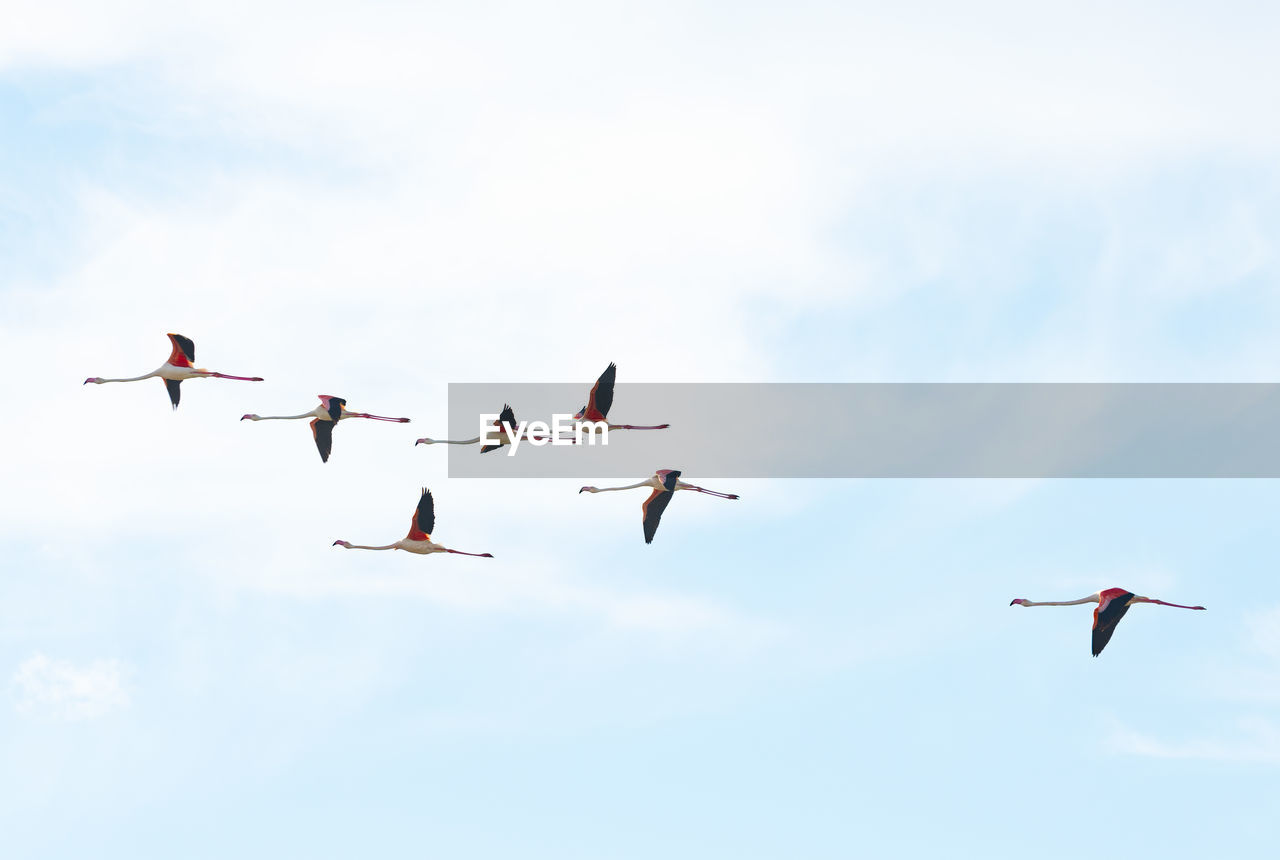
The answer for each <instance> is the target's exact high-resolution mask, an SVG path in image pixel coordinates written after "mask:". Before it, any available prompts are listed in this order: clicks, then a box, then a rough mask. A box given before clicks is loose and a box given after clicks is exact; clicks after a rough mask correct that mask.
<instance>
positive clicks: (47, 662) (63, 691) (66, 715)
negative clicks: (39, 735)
mask: <svg viewBox="0 0 1280 860" xmlns="http://www.w3.org/2000/svg"><path fill="white" fill-rule="evenodd" d="M127 675H128V668H127V667H126V666H125V664H123V663H121V662H120V661H119V660H114V659H104V660H92V661H90V662H88V663H86V664H84V665H79V666H78V665H76V664H75V663H72V662H70V661H68V660H56V659H53V658H50V657H47V656H45V655H44V654H35V655H33V656H31V657H29V658H28V659H26V660H25V661H23V662H22V664H21V665H20V666H18V669H17V671H16V672H14V674H13V680H12V689H13V690H14V692H15V693H16V696H17V702H16V704H15V708H16V709H17V711H18V712H19V713H21V714H26V715H28V716H33V717H48V718H52V719H55V720H65V721H69V722H74V721H78V720H91V719H95V718H97V717H102V716H105V715H107V714H109V713H111V712H112V711H116V710H120V709H122V708H126V707H128V706H129V694H128V692H126V690H125V687H124V679H125V677H126V676H127Z"/></svg>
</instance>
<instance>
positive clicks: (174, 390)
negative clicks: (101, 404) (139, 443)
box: [84, 334, 262, 409]
mask: <svg viewBox="0 0 1280 860" xmlns="http://www.w3.org/2000/svg"><path fill="white" fill-rule="evenodd" d="M169 340H170V341H171V342H172V343H173V352H171V353H170V354H169V360H168V361H166V362H165V363H164V364H162V365H160V366H159V367H158V368H156V369H155V370H153V371H151V372H150V373H144V374H143V375H142V376H131V377H129V378H128V379H103V378H102V377H100V376H90V377H89V378H88V379H86V380H85V381H84V384H85V385H88V384H89V383H90V382H92V383H93V384H94V385H101V384H102V383H104V382H137V381H138V380H140V379H150V378H151V377H153V376H158V377H160V378H161V379H163V380H164V387H165V388H167V389H168V390H169V400H170V402H172V403H173V408H174V409H177V408H178V401H179V400H181V399H182V391H181V390H180V389H179V388H178V386H180V385H181V384H182V381H183V380H184V379H204V378H205V377H208V376H214V377H217V378H218V379H240V380H244V381H245V382H262V377H261V376H232V375H230V374H228V373H217V372H215V371H212V370H205V369H204V368H201V367H193V366H192V364H191V363H192V362H193V361H195V360H196V345H195V342H194V341H192V340H191V338H189V337H183V336H182V335H180V334H170V335H169Z"/></svg>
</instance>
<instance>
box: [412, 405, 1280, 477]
mask: <svg viewBox="0 0 1280 860" xmlns="http://www.w3.org/2000/svg"><path fill="white" fill-rule="evenodd" d="M589 389H590V386H589V385H583V384H580V383H574V384H569V383H552V384H533V383H451V384H450V385H449V432H450V437H449V438H454V439H464V438H471V437H474V436H477V435H479V433H480V419H479V416H480V414H481V413H497V412H498V411H500V410H501V409H502V406H503V404H504V403H510V404H511V406H512V407H513V409H514V411H515V415H516V418H517V420H518V421H530V420H541V421H547V422H550V421H551V417H552V414H553V413H562V414H571V413H573V412H575V411H577V410H578V409H579V408H581V407H582V406H583V404H584V403H585V401H586V398H587V392H588V391H589ZM609 420H610V421H611V422H616V423H619V424H622V423H631V424H661V423H669V424H670V425H671V427H670V429H667V430H632V431H626V430H615V431H613V432H612V433H610V434H609V440H608V444H607V445H606V446H596V447H591V446H587V445H581V446H577V445H574V446H551V445H547V446H545V447H534V446H532V445H530V444H528V443H527V442H526V443H525V444H523V445H521V446H520V447H519V448H518V449H517V451H516V453H515V455H514V456H510V453H511V448H510V447H505V448H503V449H500V450H498V451H494V452H492V453H488V454H480V453H479V446H478V445H473V446H452V445H451V446H447V449H448V453H447V455H446V454H445V452H444V451H440V452H438V454H436V453H434V452H433V454H432V455H434V456H447V457H448V461H449V476H450V477H451V478H452V477H457V478H490V477H508V478H509V477H522V478H583V479H586V478H615V477H616V478H622V477H631V478H637V479H638V478H640V477H644V476H645V475H647V474H650V473H652V472H653V471H654V470H655V469H662V468H672V469H681V470H683V471H685V472H686V474H687V475H689V476H697V477H699V478H708V477H719V478H1276V477H1280V444H1278V442H1280V385H1276V384H1270V383H1265V384H1259V383H1204V384H1199V383H1197V384H1183V383H1177V384H1149V383H1124V384H1097V383H1008V384H1000V383H959V384H946V383H883V384H873V383H716V384H704V383H683V384H681V383H677V384H656V383H628V384H619V385H618V386H617V387H616V389H615V392H614V399H613V407H612V409H611V410H610V412H609Z"/></svg>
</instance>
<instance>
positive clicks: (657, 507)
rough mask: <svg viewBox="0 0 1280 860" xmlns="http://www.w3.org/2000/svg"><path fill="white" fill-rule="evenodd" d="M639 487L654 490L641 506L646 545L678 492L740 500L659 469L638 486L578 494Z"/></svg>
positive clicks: (585, 490) (734, 496)
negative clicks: (689, 491) (688, 482)
mask: <svg viewBox="0 0 1280 860" xmlns="http://www.w3.org/2000/svg"><path fill="white" fill-rule="evenodd" d="M637 487H652V488H653V492H652V493H650V494H649V498H647V499H645V500H644V504H643V505H641V506H640V515H641V519H642V520H643V522H644V542H645V543H653V535H654V533H655V532H657V531H658V520H660V519H662V512H663V511H665V510H666V509H667V505H669V504H671V497H672V496H674V495H675V493H676V491H677V490H693V491H694V492H696V493H706V494H707V495H709V496H719V497H720V498H722V499H736V498H738V496H737V495H735V494H733V493H717V492H716V491H715V490H708V489H706V488H704V487H695V486H694V485H693V484H686V483H685V482H684V481H681V480H680V473H679V472H677V471H674V470H672V469H659V470H658V471H656V472H654V473H653V477H652V478H649V479H648V480H644V481H641V482H640V483H638V484H628V485H627V486H625V487H583V488H582V489H580V490H578V493H579V494H581V493H611V492H613V491H614V490H634V489H636V488H637Z"/></svg>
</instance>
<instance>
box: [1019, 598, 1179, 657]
mask: <svg viewBox="0 0 1280 860" xmlns="http://www.w3.org/2000/svg"><path fill="white" fill-rule="evenodd" d="M1015 603H1016V604H1017V605H1018V606H1075V605H1076V604H1079V603H1096V604H1098V608H1097V609H1095V610H1093V656H1095V657H1097V656H1098V655H1099V654H1101V653H1102V649H1103V648H1106V647H1107V643H1108V642H1110V641H1111V634H1112V633H1115V632H1116V625H1117V624H1119V623H1120V619H1121V618H1124V614H1125V613H1126V612H1128V611H1129V607H1130V606H1133V605H1135V604H1138V603H1158V604H1160V605H1161V606H1176V607H1177V608H1178V609H1204V607H1203V606H1183V605H1182V604H1181V603H1165V602H1164V601H1163V600H1156V599H1154V598H1151V597H1139V596H1138V595H1136V594H1134V593H1133V592H1132V591H1125V590H1124V589H1123V588H1107V589H1103V590H1102V591H1099V592H1097V593H1095V594H1090V595H1089V596H1088V597H1082V598H1080V599H1079V600H1062V601H1045V602H1035V601H1031V600H1027V599H1025V598H1022V597H1018V598H1015V599H1013V600H1011V601H1009V605H1010V606H1013V605H1014V604H1015Z"/></svg>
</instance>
